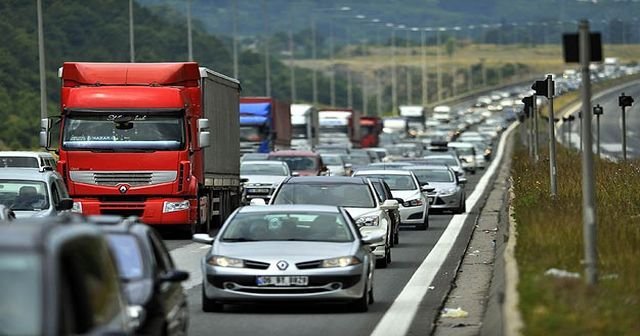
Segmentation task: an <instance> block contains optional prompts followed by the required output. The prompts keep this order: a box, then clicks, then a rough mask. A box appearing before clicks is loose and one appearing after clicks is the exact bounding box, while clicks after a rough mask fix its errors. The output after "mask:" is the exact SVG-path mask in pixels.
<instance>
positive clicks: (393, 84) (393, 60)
mask: <svg viewBox="0 0 640 336" xmlns="http://www.w3.org/2000/svg"><path fill="white" fill-rule="evenodd" d="M387 27H391V105H392V106H391V108H392V113H394V114H396V113H398V88H397V79H396V28H395V26H394V25H393V24H391V23H388V24H387Z"/></svg>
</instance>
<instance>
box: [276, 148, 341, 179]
mask: <svg viewBox="0 0 640 336" xmlns="http://www.w3.org/2000/svg"><path fill="white" fill-rule="evenodd" d="M268 160H277V161H283V162H286V163H287V165H288V166H289V170H290V171H291V174H298V175H300V176H319V175H326V174H327V173H328V171H329V169H328V168H327V166H326V165H325V164H324V162H323V161H322V157H321V156H320V154H319V153H315V152H311V151H296V150H288V151H277V152H271V153H269V157H268Z"/></svg>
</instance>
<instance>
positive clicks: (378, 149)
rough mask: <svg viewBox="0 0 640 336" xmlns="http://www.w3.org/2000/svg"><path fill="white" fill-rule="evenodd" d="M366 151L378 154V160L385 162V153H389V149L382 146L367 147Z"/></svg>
mask: <svg viewBox="0 0 640 336" xmlns="http://www.w3.org/2000/svg"><path fill="white" fill-rule="evenodd" d="M367 151H368V152H373V153H376V155H377V156H378V162H385V161H388V159H387V155H389V151H387V149H386V148H382V147H371V148H367Z"/></svg>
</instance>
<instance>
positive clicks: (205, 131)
mask: <svg viewBox="0 0 640 336" xmlns="http://www.w3.org/2000/svg"><path fill="white" fill-rule="evenodd" d="M210 139H211V133H210V132H209V119H198V147H199V148H206V147H209V145H210Z"/></svg>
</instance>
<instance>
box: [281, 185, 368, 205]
mask: <svg viewBox="0 0 640 336" xmlns="http://www.w3.org/2000/svg"><path fill="white" fill-rule="evenodd" d="M273 203H274V204H319V205H334V206H343V207H348V208H373V207H375V203H374V200H373V198H372V195H371V192H370V191H369V187H368V186H367V185H366V184H342V183H313V184H311V183H309V184H303V183H287V184H285V185H283V186H282V188H281V189H280V191H279V192H278V193H277V194H276V196H275V199H274V201H273Z"/></svg>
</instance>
